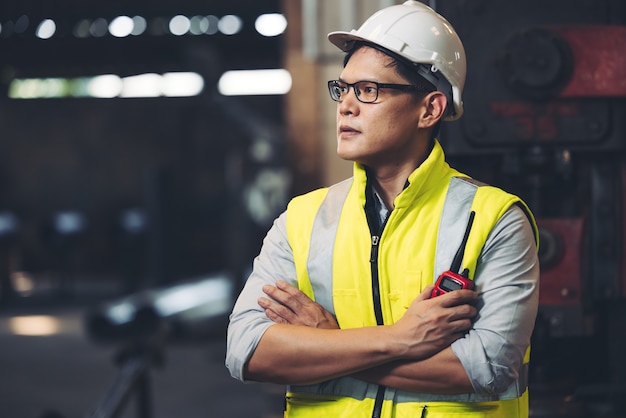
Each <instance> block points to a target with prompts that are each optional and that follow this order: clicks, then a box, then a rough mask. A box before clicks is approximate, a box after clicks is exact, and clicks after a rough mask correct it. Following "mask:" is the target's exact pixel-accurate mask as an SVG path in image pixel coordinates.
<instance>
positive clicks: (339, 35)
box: [328, 31, 382, 52]
mask: <svg viewBox="0 0 626 418" xmlns="http://www.w3.org/2000/svg"><path fill="white" fill-rule="evenodd" d="M354 32H355V31H352V32H346V31H335V32H330V33H329V34H328V40H329V41H330V42H331V43H332V44H333V45H335V46H336V47H337V48H339V49H341V50H342V51H343V52H348V51H350V50H351V49H352V46H353V45H354V43H355V42H367V43H374V44H376V42H373V41H372V40H370V39H367V38H363V37H361V36H357V35H355V34H354ZM377 45H378V44H377ZM381 46H382V45H381Z"/></svg>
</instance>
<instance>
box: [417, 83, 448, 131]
mask: <svg viewBox="0 0 626 418" xmlns="http://www.w3.org/2000/svg"><path fill="white" fill-rule="evenodd" d="M422 103H423V105H424V107H423V108H422V109H423V113H422V117H421V118H420V126H419V127H420V128H430V127H432V126H435V125H436V124H437V122H439V120H441V118H442V117H443V115H444V113H445V111H446V107H447V105H448V99H447V98H446V95H445V94H443V93H442V92H440V91H433V92H432V93H428V94H427V95H426V96H425V97H424V101H423V102H422Z"/></svg>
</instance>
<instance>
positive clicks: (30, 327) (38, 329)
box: [9, 315, 61, 336]
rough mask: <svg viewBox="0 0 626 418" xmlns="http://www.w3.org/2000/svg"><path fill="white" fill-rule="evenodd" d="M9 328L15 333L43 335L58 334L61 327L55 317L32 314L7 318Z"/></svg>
mask: <svg viewBox="0 0 626 418" xmlns="http://www.w3.org/2000/svg"><path fill="white" fill-rule="evenodd" d="M9 328H10V329H11V331H12V332H13V333H14V334H17V335H29V336H45V335H54V334H58V333H59V331H60V328H61V327H60V324H59V321H58V320H57V319H56V318H53V317H51V316H44V315H34V316H16V317H13V318H9Z"/></svg>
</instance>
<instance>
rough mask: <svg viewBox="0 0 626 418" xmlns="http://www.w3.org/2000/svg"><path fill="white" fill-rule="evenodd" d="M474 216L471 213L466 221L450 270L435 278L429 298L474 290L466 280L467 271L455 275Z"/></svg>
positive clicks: (472, 284)
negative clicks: (464, 290)
mask: <svg viewBox="0 0 626 418" xmlns="http://www.w3.org/2000/svg"><path fill="white" fill-rule="evenodd" d="M474 215H475V212H474V211H471V212H470V215H469V220H468V221H467V228H466V229H465V235H464V236H463V241H461V246H460V247H459V249H458V250H457V252H456V254H455V255H454V259H453V260H452V265H451V266H450V270H448V271H444V272H443V273H441V275H440V276H439V277H438V278H437V281H436V282H435V288H434V289H433V291H432V293H431V297H433V298H434V297H435V296H440V295H443V294H444V293H448V292H452V291H453V290H460V289H473V288H474V282H473V281H472V280H470V279H468V276H469V269H463V272H461V273H460V274H459V273H456V272H457V271H459V269H460V268H461V262H462V261H463V253H465V245H466V244H467V238H468V237H469V233H470V230H471V229H472V224H473V223H474Z"/></svg>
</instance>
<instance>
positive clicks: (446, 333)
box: [392, 285, 478, 359]
mask: <svg viewBox="0 0 626 418" xmlns="http://www.w3.org/2000/svg"><path fill="white" fill-rule="evenodd" d="M432 289H433V286H432V285H430V286H427V287H426V288H425V289H424V291H422V293H421V294H420V295H419V296H418V297H417V298H415V299H414V300H413V302H412V303H411V306H409V309H408V310H407V311H406V312H405V313H404V315H403V316H402V318H400V319H399V320H398V321H397V322H396V323H395V324H394V325H392V327H393V328H394V333H396V335H399V336H402V338H401V341H403V344H405V346H404V347H403V350H404V351H405V354H404V357H406V358H409V359H419V358H425V357H428V356H431V355H433V354H434V353H436V352H438V351H439V350H441V349H443V348H445V347H448V346H449V345H450V344H452V343H453V342H454V341H456V340H458V339H459V338H462V337H463V336H464V335H465V334H466V333H467V332H468V330H469V329H470V328H471V327H472V321H473V319H474V317H475V316H476V314H477V313H478V311H477V309H476V308H475V307H474V306H472V304H473V303H474V302H475V300H476V298H477V294H476V292H474V291H473V290H455V291H454V292H448V293H446V294H444V295H441V296H438V297H436V298H432V299H431V298H430V294H431V292H432Z"/></svg>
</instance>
